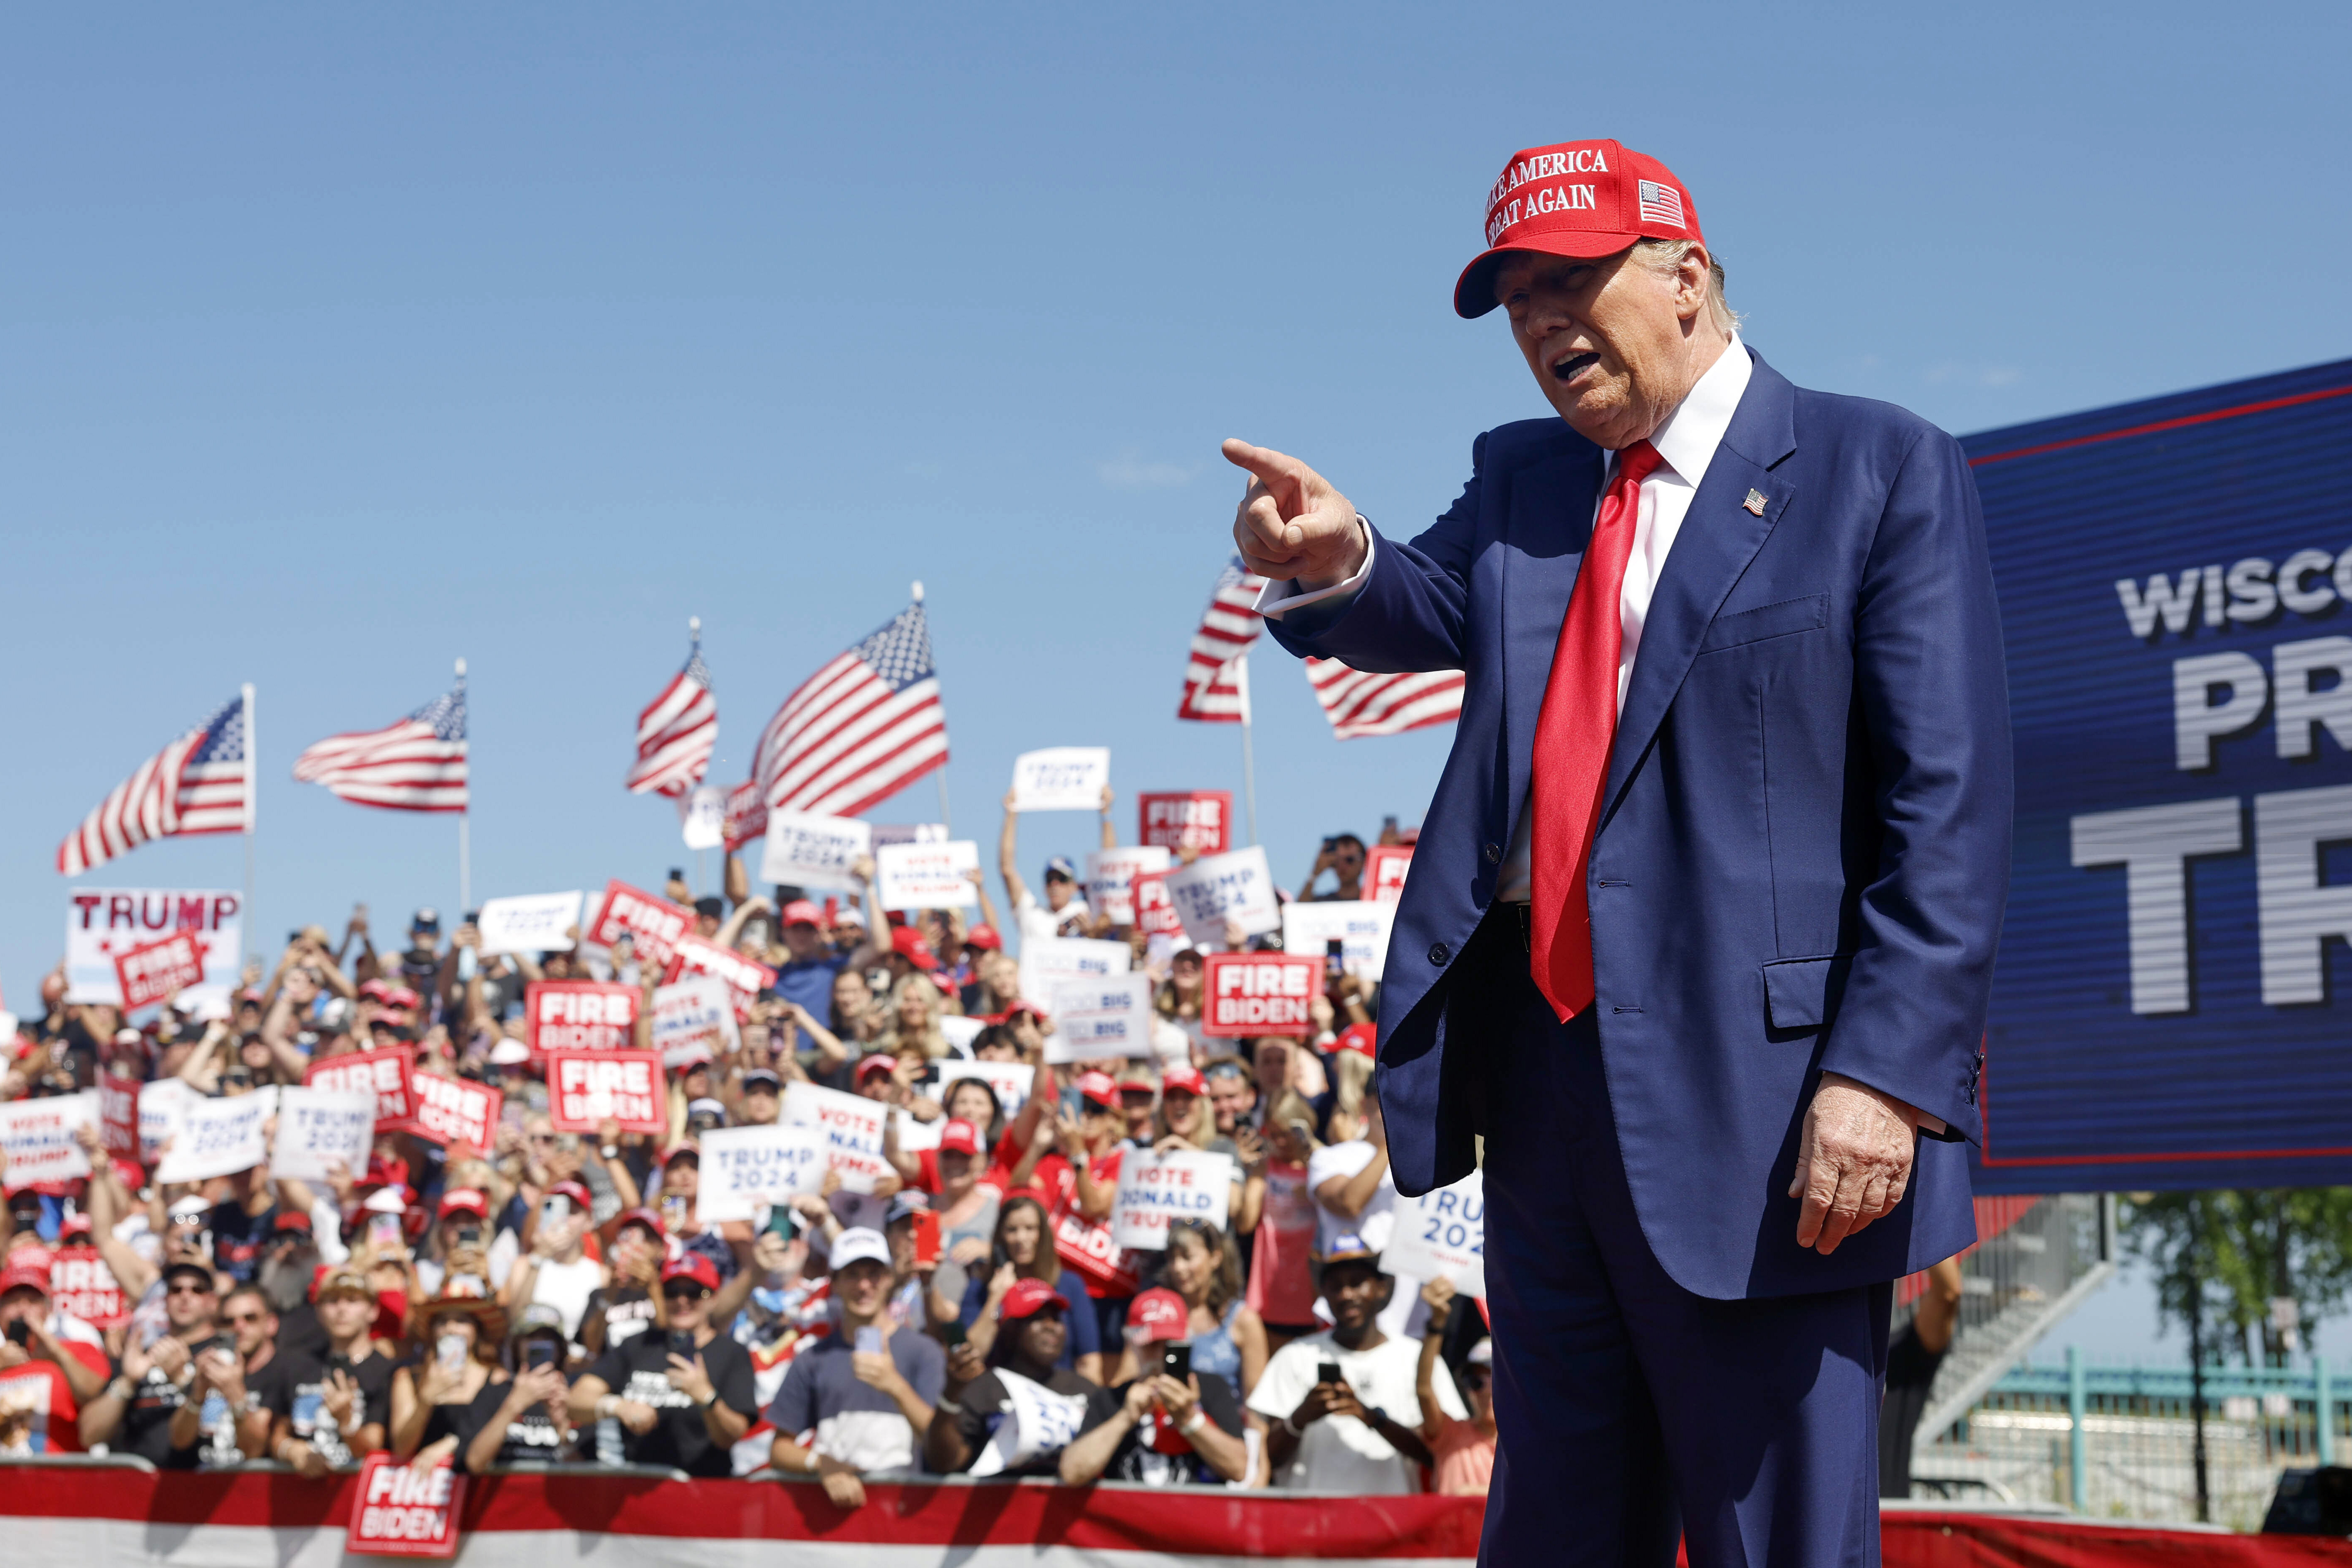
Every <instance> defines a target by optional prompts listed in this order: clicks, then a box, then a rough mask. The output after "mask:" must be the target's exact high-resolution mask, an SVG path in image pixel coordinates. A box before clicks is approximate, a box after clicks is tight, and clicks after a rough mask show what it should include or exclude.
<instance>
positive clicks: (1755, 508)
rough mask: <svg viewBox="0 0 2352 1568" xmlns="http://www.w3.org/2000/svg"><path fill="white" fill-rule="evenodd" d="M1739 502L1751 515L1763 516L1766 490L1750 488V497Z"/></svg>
mask: <svg viewBox="0 0 2352 1568" xmlns="http://www.w3.org/2000/svg"><path fill="white" fill-rule="evenodd" d="M1739 504H1740V505H1741V506H1744V507H1746V508H1747V509H1748V513H1749V514H1750V515H1751V516H1755V517H1762V516H1763V515H1764V492H1763V491H1762V490H1749V491H1748V499H1747V500H1744V501H1741V502H1740V503H1739Z"/></svg>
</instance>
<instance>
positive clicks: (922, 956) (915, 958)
mask: <svg viewBox="0 0 2352 1568" xmlns="http://www.w3.org/2000/svg"><path fill="white" fill-rule="evenodd" d="M890 951H891V952H895V953H897V954H898V956H899V957H900V958H903V959H905V960H906V961H907V962H908V963H911V964H913V965H914V966H915V967H916V968H918V969H925V970H929V969H937V968H938V967H939V966H940V961H939V958H938V955H936V954H935V953H933V952H931V946H930V943H929V942H925V941H924V940H923V937H922V933H921V932H920V931H917V930H915V928H914V927H912V926H900V927H898V929H897V930H896V931H892V932H891V933H890Z"/></svg>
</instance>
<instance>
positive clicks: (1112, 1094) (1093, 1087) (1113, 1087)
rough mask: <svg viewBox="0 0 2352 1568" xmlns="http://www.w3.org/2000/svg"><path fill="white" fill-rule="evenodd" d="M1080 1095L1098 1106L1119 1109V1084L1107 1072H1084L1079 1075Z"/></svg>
mask: <svg viewBox="0 0 2352 1568" xmlns="http://www.w3.org/2000/svg"><path fill="white" fill-rule="evenodd" d="M1077 1087H1078V1093H1079V1094H1080V1095H1082V1096H1084V1097H1085V1098H1086V1099H1087V1100H1093V1101H1094V1102H1095V1103H1096V1104H1097V1105H1103V1106H1108V1107H1109V1108H1110V1109H1111V1110H1118V1081H1117V1080H1116V1079H1113V1078H1112V1077H1111V1076H1110V1074H1108V1073H1107V1072H1082V1073H1080V1074H1079V1075H1078V1086H1077Z"/></svg>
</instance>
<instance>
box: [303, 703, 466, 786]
mask: <svg viewBox="0 0 2352 1568" xmlns="http://www.w3.org/2000/svg"><path fill="white" fill-rule="evenodd" d="M294 776H295V777H296V778H297V779H299V780H300V781H301V782H302V783H304V784H324V785H326V786H327V787H328V788H329V789H331V790H332V791H334V793H335V794H337V795H341V796H342V797H343V798H344V799H345V800H348V801H351V802H353V803H354V804H356V805H380V806H383V807H384V808H385V809H386V810H389V811H463V810H465V809H466V678H465V677H464V676H462V675H460V676H459V677H458V678H457V685H456V686H454V687H452V688H450V689H449V690H448V691H446V692H445V693H443V694H442V695H441V696H439V697H436V698H435V699H434V700H432V701H430V702H427V703H426V704H425V706H424V707H422V708H419V709H418V710H416V711H415V712H414V713H411V714H410V715H409V716H408V717H407V718H405V719H403V720H401V721H399V722H398V723H396V724H387V725H385V726H384V727H383V729H381V730H366V731H355V732H353V733H352V734H347V735H330V736H328V737H327V738H326V739H325V740H323V741H320V742H318V743H317V744H316V745H314V746H312V747H310V749H309V750H308V751H306V752H303V753H302V754H301V755H300V756H299V757H297V758H295V759H294Z"/></svg>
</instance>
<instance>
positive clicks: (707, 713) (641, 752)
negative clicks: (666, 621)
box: [628, 637, 719, 795]
mask: <svg viewBox="0 0 2352 1568" xmlns="http://www.w3.org/2000/svg"><path fill="white" fill-rule="evenodd" d="M718 744H719V700H718V699H717V698H715V697H713V696H711V694H710V667H709V665H707V664H705V663H703V662H702V639H701V638H700V637H697V638H695V639H694V650H693V651H692V652H691V653H689V654H688V655H687V658H686V668H684V669H681V670H679V671H678V672H677V679H673V680H672V681H671V682H670V683H669V684H668V685H667V686H666V687H664V688H663V689H662V694H661V695H660V696H659V697H656V698H655V699H654V700H652V701H651V702H648V703H647V704H646V710H645V711H644V712H642V713H640V714H638V715H637V761H636V764H635V766H634V767H632V768H630V769H629V779H628V784H629V793H630V794H632V795H644V794H646V792H647V791H651V792H653V793H654V794H656V795H684V794H685V793H686V792H687V791H688V790H690V789H692V788H693V787H694V786H695V785H696V784H700V783H701V782H702V775H703V773H706V772H707V771H709V767H710V752H711V748H713V747H714V746H716V745H718Z"/></svg>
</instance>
